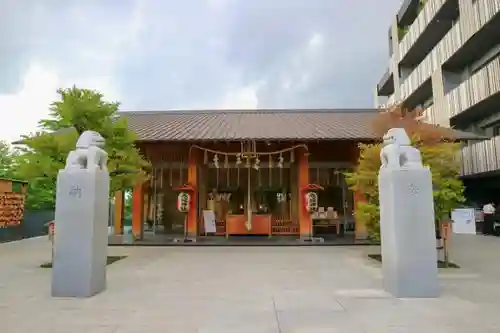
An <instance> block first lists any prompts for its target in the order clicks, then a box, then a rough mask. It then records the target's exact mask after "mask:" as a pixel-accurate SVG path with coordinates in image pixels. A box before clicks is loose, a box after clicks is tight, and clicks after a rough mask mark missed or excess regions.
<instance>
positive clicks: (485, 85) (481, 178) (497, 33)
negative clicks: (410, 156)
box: [375, 0, 500, 201]
mask: <svg viewBox="0 0 500 333" xmlns="http://www.w3.org/2000/svg"><path fill="white" fill-rule="evenodd" d="M388 39H389V55H390V60H389V68H388V69H387V71H386V72H385V74H384V75H383V76H382V78H381V80H380V82H379V83H378V84H377V87H376V91H375V106H376V107H379V106H381V105H385V104H392V103H394V102H400V103H402V104H403V105H404V106H405V107H408V108H414V107H417V106H421V107H423V108H424V110H425V112H424V115H423V118H424V120H425V121H427V122H430V123H433V124H438V125H441V126H452V127H454V128H457V129H461V130H467V131H472V132H475V133H477V134H483V135H486V136H488V137H491V139H489V140H485V141H481V142H472V143H469V144H468V145H467V146H466V147H464V149H463V151H462V161H463V170H462V174H463V176H464V181H465V184H466V185H467V189H468V192H469V194H470V195H472V197H474V200H477V201H482V200H485V198H484V197H485V196H488V197H490V199H491V196H493V195H494V198H493V199H499V201H500V191H499V189H500V0H404V2H403V4H402V6H401V8H400V10H399V12H398V13H397V15H396V17H395V19H394V22H393V23H392V25H391V27H390V29H389V34H388ZM497 179H498V180H497ZM488 189H490V190H488Z"/></svg>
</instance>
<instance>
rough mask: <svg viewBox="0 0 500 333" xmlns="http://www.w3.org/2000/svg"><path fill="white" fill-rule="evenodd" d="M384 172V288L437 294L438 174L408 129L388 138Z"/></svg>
mask: <svg viewBox="0 0 500 333" xmlns="http://www.w3.org/2000/svg"><path fill="white" fill-rule="evenodd" d="M384 141H385V143H386V146H385V147H384V148H383V149H382V152H381V158H382V167H381V169H380V173H379V199H380V232H381V246H382V272H383V282H384V289H385V290H386V291H387V292H389V293H391V294H392V295H394V296H395V297H437V296H438V295H439V289H440V288H439V280H438V268H437V251H436V235H435V223H434V201H433V195H432V175H431V172H430V170H429V168H428V167H424V166H422V162H421V157H420V152H419V151H418V150H417V149H416V148H414V147H412V146H410V140H409V138H408V136H407V135H406V133H405V131H404V129H401V128H395V129H391V130H389V132H388V133H387V134H386V135H385V136H384Z"/></svg>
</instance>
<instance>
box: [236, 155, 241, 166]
mask: <svg viewBox="0 0 500 333" xmlns="http://www.w3.org/2000/svg"><path fill="white" fill-rule="evenodd" d="M236 165H237V166H240V165H241V154H238V155H236Z"/></svg>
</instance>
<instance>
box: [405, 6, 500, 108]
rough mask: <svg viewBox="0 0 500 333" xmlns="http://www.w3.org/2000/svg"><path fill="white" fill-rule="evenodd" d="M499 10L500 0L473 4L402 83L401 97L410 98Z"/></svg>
mask: <svg viewBox="0 0 500 333" xmlns="http://www.w3.org/2000/svg"><path fill="white" fill-rule="evenodd" d="M429 2H430V1H429ZM425 7H427V4H426V5H425ZM425 7H424V9H425ZM499 11H500V1H498V0H478V1H477V2H476V3H474V4H471V7H470V14H468V15H466V16H461V17H460V18H459V20H458V21H457V22H456V23H455V24H454V25H453V27H452V28H451V30H450V31H448V33H447V34H446V35H445V36H444V37H443V39H442V40H441V41H440V42H439V43H438V44H437V45H436V46H435V47H434V49H432V51H431V52H430V53H429V54H428V55H427V57H425V59H424V60H423V61H422V62H421V63H420V64H419V65H418V66H417V67H416V68H415V69H414V70H413V71H412V72H411V73H410V75H409V76H408V77H407V78H406V80H405V81H404V82H403V83H402V84H401V98H402V99H406V98H408V96H410V95H411V94H412V93H413V92H414V91H415V90H416V89H417V88H418V87H420V86H421V85H422V84H423V83H424V82H426V81H427V80H428V79H429V78H430V77H431V75H432V73H433V72H434V71H435V70H436V69H438V68H439V67H440V66H441V65H442V64H443V63H445V62H446V61H447V60H448V59H449V58H450V57H451V56H452V55H453V54H455V52H457V51H458V50H459V49H460V48H461V47H462V45H463V44H464V43H465V42H466V41H467V40H468V39H469V38H470V37H471V36H472V35H474V34H475V33H476V32H477V31H478V30H480V29H481V28H482V27H483V26H484V25H485V24H486V23H488V22H489V20H491V18H492V17H493V16H494V15H496V14H497V13H498V12H499ZM400 49H401V46H400ZM400 59H401V58H400Z"/></svg>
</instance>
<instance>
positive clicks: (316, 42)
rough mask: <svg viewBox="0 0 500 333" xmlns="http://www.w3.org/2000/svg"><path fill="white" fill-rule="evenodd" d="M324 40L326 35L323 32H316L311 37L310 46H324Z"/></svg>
mask: <svg viewBox="0 0 500 333" xmlns="http://www.w3.org/2000/svg"><path fill="white" fill-rule="evenodd" d="M324 42H325V37H324V36H323V35H322V34H320V33H314V34H313V35H312V37H311V39H309V47H314V48H317V47H321V46H323V43H324Z"/></svg>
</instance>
